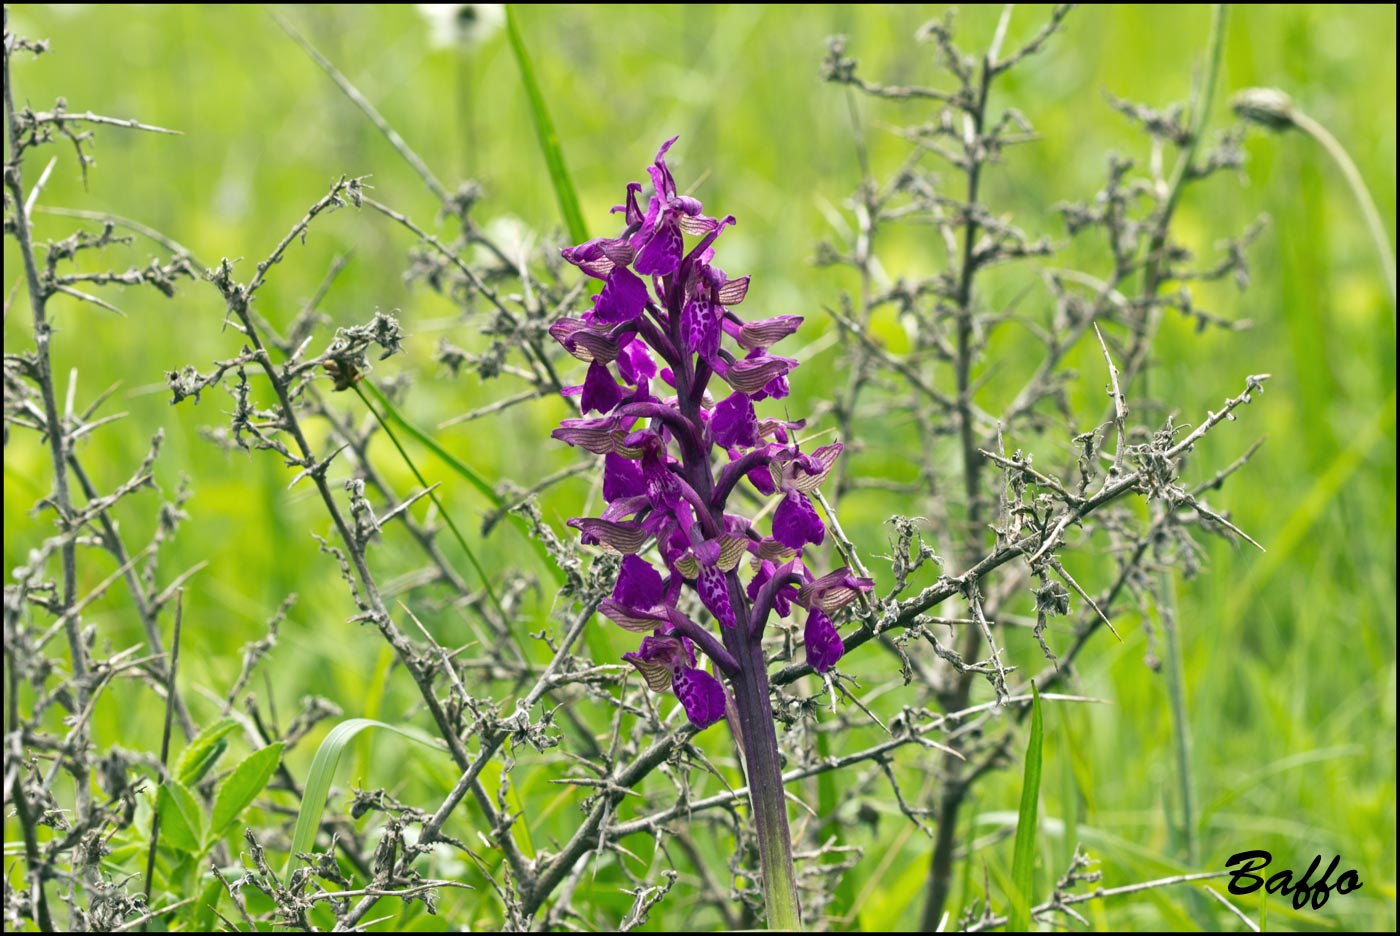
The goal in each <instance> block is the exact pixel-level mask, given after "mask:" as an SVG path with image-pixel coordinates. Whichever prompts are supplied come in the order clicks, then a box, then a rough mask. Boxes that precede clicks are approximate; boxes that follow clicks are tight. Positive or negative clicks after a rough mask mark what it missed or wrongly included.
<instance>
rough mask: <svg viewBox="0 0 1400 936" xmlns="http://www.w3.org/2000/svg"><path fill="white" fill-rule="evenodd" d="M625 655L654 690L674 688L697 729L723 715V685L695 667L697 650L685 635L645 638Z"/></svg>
mask: <svg viewBox="0 0 1400 936" xmlns="http://www.w3.org/2000/svg"><path fill="white" fill-rule="evenodd" d="M622 658H623V659H624V660H626V661H627V662H628V663H631V664H632V665H633V666H635V667H636V668H637V671H638V672H640V673H641V674H642V678H643V679H645V680H646V682H647V685H648V686H650V687H651V688H652V689H653V690H655V691H657V692H664V691H666V690H667V689H670V690H671V691H673V692H674V693H675V694H676V698H678V699H680V701H681V705H682V706H683V707H684V708H685V714H686V717H687V718H689V719H690V722H691V724H693V725H694V726H695V727H696V728H708V727H710V726H711V725H713V724H714V723H715V722H717V721H719V720H720V719H721V718H723V717H724V686H723V685H721V684H720V681H719V680H718V679H715V678H714V677H713V676H711V675H710V674H709V673H707V672H705V671H704V670H702V669H698V668H697V667H696V666H695V653H694V651H693V650H692V649H691V646H690V641H688V640H686V639H685V638H684V637H673V636H670V635H669V634H663V635H654V636H651V637H644V638H642V646H641V648H640V649H638V650H637V651H636V652H634V653H624V654H623V655H622Z"/></svg>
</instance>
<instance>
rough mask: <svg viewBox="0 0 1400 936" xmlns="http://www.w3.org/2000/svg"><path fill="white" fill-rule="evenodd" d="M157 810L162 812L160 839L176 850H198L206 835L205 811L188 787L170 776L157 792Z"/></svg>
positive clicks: (159, 812)
mask: <svg viewBox="0 0 1400 936" xmlns="http://www.w3.org/2000/svg"><path fill="white" fill-rule="evenodd" d="M156 813H157V815H159V816H160V838H161V842H162V843H164V844H166V845H169V846H170V847H171V848H174V849H176V850H177V851H182V852H186V853H193V852H197V851H199V848H200V843H201V841H202V840H203V838H204V815H203V814H202V813H201V812H200V811H199V802H198V801H197V800H196V799H195V798H194V794H193V793H191V792H190V790H189V787H187V786H185V785H184V784H183V783H181V782H180V781H178V780H167V781H165V782H164V783H162V784H161V785H160V791H159V792H158V793H156Z"/></svg>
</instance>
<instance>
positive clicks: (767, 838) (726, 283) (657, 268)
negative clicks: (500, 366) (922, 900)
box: [550, 138, 872, 928]
mask: <svg viewBox="0 0 1400 936" xmlns="http://www.w3.org/2000/svg"><path fill="white" fill-rule="evenodd" d="M674 142H675V138H672V139H671V140H668V141H667V142H666V143H665V144H663V145H662V147H661V150H660V151H659V152H658V153H657V155H656V160H655V162H654V164H653V165H652V166H650V167H649V168H648V170H647V171H648V173H649V174H650V176H651V181H652V187H653V193H652V194H651V196H650V198H649V200H648V202H647V207H646V209H645V211H643V210H642V208H641V205H640V202H639V198H640V196H641V194H642V191H643V190H642V186H641V185H640V184H638V183H636V182H633V183H630V184H629V185H628V186H627V194H626V201H625V203H624V204H623V205H620V206H618V207H617V208H615V209H613V210H614V213H618V214H622V215H623V218H624V221H625V229H624V231H623V232H622V234H621V235H620V236H618V237H604V238H596V239H594V240H590V241H588V242H586V243H583V244H579V245H578V246H576V247H571V248H568V249H566V250H565V251H564V252H563V253H564V257H565V259H566V260H568V261H569V262H570V263H573V264H574V265H575V266H577V267H579V269H581V270H583V271H584V272H585V273H587V274H588V275H589V276H592V277H594V278H596V279H598V280H600V281H601V282H602V288H601V290H600V291H599V292H598V294H597V295H596V296H595V297H594V302H593V308H592V309H591V310H589V311H588V312H585V313H584V314H583V315H582V316H580V317H577V318H574V317H566V318H562V319H560V320H559V321H557V322H555V323H554V325H553V326H552V327H551V328H550V334H551V335H553V337H554V338H555V339H556V340H557V341H558V342H559V343H560V344H561V345H563V346H564V348H565V349H566V350H567V351H568V352H569V353H570V354H572V355H573V356H574V357H576V358H578V359H579V360H581V361H583V362H585V363H587V364H588V372H587V375H586V377H585V379H584V382H583V383H582V384H581V385H579V386H577V387H572V388H569V389H568V390H566V391H565V392H566V393H573V394H577V395H579V396H580V398H581V399H580V404H581V409H582V410H583V415H582V416H581V417H578V418H573V419H566V420H564V421H563V423H562V424H561V425H560V427H559V428H558V429H556V430H554V433H553V435H554V437H555V438H557V439H559V440H561V441H563V442H566V443H568V444H569V445H573V446H579V447H581V448H585V449H587V450H588V451H590V452H593V453H595V454H599V455H603V456H604V477H603V496H604V499H605V500H606V501H607V509H606V510H604V511H603V514H602V516H600V517H581V518H575V519H573V520H570V521H569V524H570V526H573V527H576V528H577V529H578V530H579V531H580V532H581V533H582V535H583V541H584V542H585V543H589V544H595V545H598V546H600V547H602V548H603V549H605V550H607V551H610V552H614V553H618V554H621V555H622V556H623V560H622V566H621V571H620V573H619V575H618V579H617V584H616V587H615V589H614V591H613V593H612V597H611V598H609V599H608V600H606V601H604V602H603V603H602V605H600V607H599V610H600V611H601V612H602V613H603V614H604V615H605V616H606V617H608V618H609V619H610V620H612V621H613V622H614V623H616V624H617V625H618V626H620V627H622V628H624V629H626V630H628V631H631V632H634V633H640V634H644V635H645V636H644V637H643V638H642V642H641V646H640V647H639V648H638V649H637V650H636V651H635V652H631V653H627V654H625V655H624V659H626V660H627V661H628V662H630V663H631V664H632V665H633V666H635V667H636V668H637V669H638V670H639V671H640V672H641V674H642V676H643V677H644V678H645V679H646V682H647V684H648V686H650V687H651V688H652V689H653V690H654V691H657V692H666V691H670V692H672V693H674V694H675V696H676V698H678V699H679V700H680V702H681V705H682V706H683V707H684V709H685V713H686V716H687V717H688V718H689V719H690V721H691V723H692V724H693V725H694V726H695V727H696V728H698V729H703V728H707V727H709V726H710V725H712V724H714V723H715V722H717V721H719V720H720V719H722V718H725V717H726V714H728V716H729V719H730V722H731V728H732V730H733V732H734V735H735V739H736V741H737V742H738V745H739V748H740V750H741V751H742V752H743V755H744V758H745V765H746V768H747V772H748V778H749V790H750V797H751V800H752V802H753V809H754V818H755V822H756V825H757V831H758V838H759V853H760V862H761V864H762V872H763V878H764V881H763V886H764V894H765V897H766V900H767V905H768V919H769V923H770V925H772V926H774V927H781V928H789V927H794V926H796V925H797V924H798V923H799V916H798V911H797V894H796V885H795V880H794V875H793V869H792V854H791V851H792V849H791V840H790V838H789V833H788V826H787V812H786V805H785V802H784V799H783V791H782V771H781V764H780V762H779V758H778V746H777V735H776V731H775V728H774V724H773V716H772V710H771V708H770V705H769V699H768V694H769V686H768V674H767V670H766V666H765V661H764V657H763V649H762V641H763V635H764V632H765V630H766V628H767V624H768V620H769V618H770V617H772V616H773V615H774V614H776V615H778V616H779V617H787V616H788V615H791V614H793V613H794V612H795V610H796V609H802V610H805V612H806V624H805V628H804V632H803V645H804V649H805V653H806V659H807V662H808V663H809V664H810V665H811V667H812V668H813V669H814V670H816V671H817V672H819V673H825V672H827V671H828V670H830V669H831V668H832V667H833V666H834V665H835V664H836V663H837V661H838V660H840V658H841V655H842V653H843V652H844V646H843V644H842V641H841V636H840V634H839V633H838V632H837V630H836V627H835V625H834V624H833V623H832V619H831V616H832V615H833V614H834V613H836V612H837V611H838V610H840V609H841V608H843V607H845V606H846V605H847V604H849V603H851V602H852V601H854V600H855V599H856V597H857V596H858V595H859V593H860V592H861V591H863V590H867V589H869V588H870V587H871V585H872V583H871V581H870V580H869V579H862V578H858V577H856V576H854V575H852V574H851V573H850V572H849V570H847V569H845V568H841V569H837V570H835V571H833V572H830V573H828V574H826V575H822V576H820V577H818V576H816V575H814V574H813V573H812V572H811V571H809V570H808V568H807V566H806V565H805V564H804V562H803V550H804V549H805V548H806V547H807V546H809V545H819V544H821V542H822V541H823V539H824V538H825V535H826V530H825V527H824V525H823V524H822V521H821V518H820V517H819V516H818V515H817V512H816V509H815V507H814V506H813V505H812V501H811V499H810V497H809V495H810V494H811V493H812V492H813V491H815V490H816V489H817V487H818V486H819V485H820V484H821V483H822V481H823V480H824V479H825V478H826V477H827V475H828V474H829V473H830V472H831V470H832V467H833V466H834V465H835V463H836V460H837V458H838V457H839V456H840V454H841V448H842V446H841V443H839V442H836V443H832V444H830V445H824V446H822V447H820V448H817V449H815V450H814V451H812V452H803V451H801V450H800V448H799V446H798V443H797V441H796V438H795V433H796V431H797V430H799V429H801V428H802V427H803V425H804V421H803V420H795V421H794V420H788V419H778V418H772V417H760V416H759V415H758V413H757V410H756V407H755V404H756V403H760V402H762V401H764V400H768V399H781V398H783V397H786V396H787V395H788V381H787V375H788V374H789V373H790V372H791V371H792V369H793V368H794V367H796V366H797V362H796V361H794V360H793V359H791V358H786V357H782V356H780V355H777V354H774V353H773V352H772V350H771V349H772V347H773V346H774V345H775V344H777V343H778V342H779V341H781V340H782V339H783V338H786V337H788V336H789V335H792V334H793V333H794V332H795V331H796V330H797V328H798V326H799V325H801V323H802V318H801V317H800V316H796V315H779V316H776V317H773V318H767V319H761V320H758V321H752V322H745V321H743V320H742V319H740V318H739V316H738V315H736V314H735V313H734V312H733V311H732V309H733V307H734V306H737V305H739V304H740V303H741V302H742V301H743V300H744V298H745V295H746V294H747V292H748V288H749V278H748V277H747V276H740V277H733V278H731V277H730V276H729V275H728V274H726V273H725V271H723V270H721V269H720V268H718V267H717V266H715V265H714V263H713V260H714V243H715V240H716V239H717V238H718V237H719V235H720V234H721V233H722V232H723V231H724V229H725V228H726V227H728V226H730V225H732V224H734V223H735V221H734V218H733V216H732V215H731V216H725V217H723V218H719V219H716V218H712V217H709V216H707V215H705V214H704V212H703V207H702V205H701V203H700V202H699V201H698V200H696V199H694V198H691V197H689V196H686V195H681V194H679V193H678V192H677V190H676V184H675V180H674V178H673V177H672V175H671V172H670V170H669V169H668V168H667V165H666V153H667V151H668V150H669V149H670V147H671V145H672V144H673V143H674ZM687 235H690V236H691V237H692V238H694V241H693V243H692V244H691V246H690V247H689V249H688V250H687V249H686V236H687ZM726 338H727V339H728V340H729V342H730V343H732V345H733V346H734V349H735V350H730V348H727V347H725V344H726ZM716 377H718V378H719V381H720V384H718V385H717V386H716V389H715V390H713V391H712V390H711V383H712V381H714V378H716ZM742 484H748V485H750V486H752V488H753V489H754V490H756V491H757V492H758V493H759V494H761V495H764V496H768V497H778V498H780V500H779V501H778V503H777V508H776V510H775V511H774V512H773V517H772V522H771V524H770V525H769V528H768V530H766V531H765V530H763V529H760V528H759V526H758V525H757V524H756V523H755V522H754V521H753V520H751V519H749V518H748V517H746V516H744V515H743V514H741V513H739V512H737V511H733V512H731V509H730V502H731V501H732V500H734V499H735V498H734V497H733V495H734V494H735V491H736V490H737V488H738V487H739V486H740V485H742ZM653 544H654V547H655V552H656V554H657V557H658V558H659V560H660V566H661V567H660V568H658V567H657V566H656V565H655V564H654V563H653V561H651V560H649V559H646V558H643V553H644V552H648V551H650V549H651V547H652V546H653ZM746 558H747V560H748V562H747V563H745V562H744V560H745V559H746ZM745 566H747V569H745ZM741 571H746V572H747V574H746V575H745V576H744V577H741ZM745 578H747V581H745ZM687 589H689V591H691V592H693V593H694V594H695V595H696V596H697V597H698V599H699V604H700V606H702V607H703V608H704V609H705V610H706V611H708V613H709V616H710V617H712V618H713V621H714V626H707V625H706V624H705V623H702V622H701V621H698V620H696V618H695V617H692V616H691V614H690V613H688V612H687V610H685V608H688V607H693V604H694V603H693V602H691V603H683V600H682V596H683V594H685V592H686V590H687ZM704 658H708V659H709V662H710V664H711V667H712V671H711V669H707V668H706V667H705V665H704ZM726 683H727V685H726Z"/></svg>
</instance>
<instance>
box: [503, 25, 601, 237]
mask: <svg viewBox="0 0 1400 936" xmlns="http://www.w3.org/2000/svg"><path fill="white" fill-rule="evenodd" d="M506 31H507V32H509V33H510V47H511V48H512V49H513V50H514V51H515V61H516V62H517V63H518V64H519V65H520V79H521V81H522V82H523V83H524V84H525V94H526V95H527V96H528V97H529V98H530V116H531V118H532V119H533V120H534V123H535V133H536V134H537V135H538V136H539V138H540V150H541V151H542V152H543V153H544V161H545V165H547V166H548V167H549V179H550V181H551V182H553V183H554V195H555V197H556V198H557V199H558V200H559V213H560V214H562V215H563V216H564V225H565V226H566V227H567V228H568V229H569V236H570V237H571V238H573V240H574V243H576V244H581V243H583V242H584V241H586V240H588V227H587V226H586V225H585V224H584V223H583V212H582V211H580V210H579V207H578V195H577V194H576V193H575V192H574V184H573V182H571V181H569V170H568V169H566V168H565V167H564V151H563V150H562V149H561V148H560V147H559V134H557V133H555V131H554V121H552V120H550V119H549V110H548V109H547V108H546V107H545V104H544V95H543V94H542V93H541V92H540V83H539V81H537V80H536V78H535V69H534V67H533V66H532V65H531V64H530V55H529V53H528V52H526V51H525V41H524V40H523V39H522V38H521V37H520V26H519V24H518V23H516V21H515V6H514V4H507V5H506Z"/></svg>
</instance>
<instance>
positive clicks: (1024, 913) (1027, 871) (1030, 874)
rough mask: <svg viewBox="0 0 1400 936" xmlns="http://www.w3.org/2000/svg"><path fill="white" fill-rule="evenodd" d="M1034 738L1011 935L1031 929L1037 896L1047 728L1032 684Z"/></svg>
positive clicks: (1021, 814) (1021, 813) (1014, 871)
mask: <svg viewBox="0 0 1400 936" xmlns="http://www.w3.org/2000/svg"><path fill="white" fill-rule="evenodd" d="M1031 696H1032V698H1031V737H1030V742H1029V743H1028V744H1027V745H1026V770H1025V778H1024V781H1023V782H1022V784H1021V806H1020V809H1019V810H1018V811H1017V818H1016V849H1015V851H1014V852H1013V854H1012V859H1011V912H1010V914H1009V921H1008V922H1007V924H1006V929H1007V932H1011V933H1024V932H1028V931H1029V930H1030V927H1031V900H1032V897H1033V895H1034V893H1035V833H1036V826H1037V824H1038V822H1039V815H1038V814H1039V810H1040V773H1041V766H1042V765H1041V754H1042V749H1043V746H1044V741H1045V739H1044V734H1045V727H1044V724H1043V722H1042V720H1041V714H1040V690H1038V689H1036V687H1035V683H1034V682H1032V683H1031Z"/></svg>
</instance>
